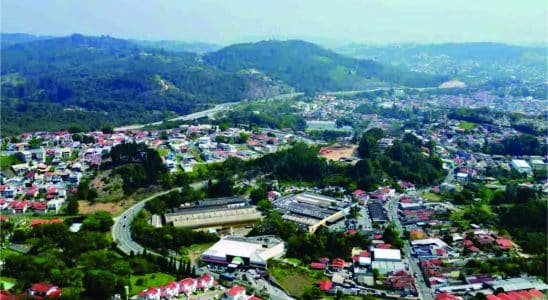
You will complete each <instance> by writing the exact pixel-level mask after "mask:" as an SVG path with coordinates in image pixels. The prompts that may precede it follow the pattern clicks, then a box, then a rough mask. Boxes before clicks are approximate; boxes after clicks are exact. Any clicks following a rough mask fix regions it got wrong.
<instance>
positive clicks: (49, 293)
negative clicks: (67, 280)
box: [27, 282, 62, 299]
mask: <svg viewBox="0 0 548 300" xmlns="http://www.w3.org/2000/svg"><path fill="white" fill-rule="evenodd" d="M27 293H28V295H29V296H31V297H32V298H34V299H46V297H47V298H48V299H55V298H60V297H61V293H62V290H61V289H60V288H58V287H57V286H55V285H53V284H50V283H44V282H41V283H35V284H33V285H31V287H30V289H28V290H27Z"/></svg>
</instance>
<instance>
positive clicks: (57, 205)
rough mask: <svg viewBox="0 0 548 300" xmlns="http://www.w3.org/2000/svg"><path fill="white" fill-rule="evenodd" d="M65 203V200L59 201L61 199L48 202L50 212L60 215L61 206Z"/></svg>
mask: <svg viewBox="0 0 548 300" xmlns="http://www.w3.org/2000/svg"><path fill="white" fill-rule="evenodd" d="M63 202H64V201H63V200H59V199H57V200H51V201H48V203H47V205H48V210H50V211H54V212H56V213H58V212H59V211H60V210H61V206H62V205H63Z"/></svg>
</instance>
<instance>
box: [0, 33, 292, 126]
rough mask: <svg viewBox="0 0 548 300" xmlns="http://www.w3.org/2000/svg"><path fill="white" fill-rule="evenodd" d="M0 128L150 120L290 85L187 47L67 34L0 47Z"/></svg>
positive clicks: (263, 94)
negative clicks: (230, 67)
mask: <svg viewBox="0 0 548 300" xmlns="http://www.w3.org/2000/svg"><path fill="white" fill-rule="evenodd" d="M1 57H2V100H3V101H2V102H3V103H2V106H3V107H2V109H3V111H2V124H3V133H4V134H10V133H14V132H21V131H27V130H56V129H61V128H66V127H67V126H70V125H72V123H76V124H79V125H83V127H84V129H93V128H100V126H103V125H105V124H107V123H108V124H110V125H120V124H128V123H135V122H150V121H157V120H161V119H163V118H165V117H166V116H167V114H168V113H169V112H175V113H178V114H183V113H188V112H190V111H192V110H200V109H203V108H204V107H206V106H207V105H211V104H214V103H219V102H228V101H235V100H240V99H250V98H261V97H267V96H271V95H276V94H279V93H283V92H288V91H290V89H289V88H288V87H287V86H285V85H283V84H280V83H277V82H274V81H271V80H266V79H265V78H264V77H263V76H257V75H252V74H238V73H235V72H226V71H222V70H219V69H217V68H215V67H214V66H210V65H207V64H204V63H202V62H201V61H200V59H199V56H198V55H197V54H194V53H190V52H177V53H174V52H167V51H164V50H162V49H152V48H145V47H142V46H138V45H136V44H133V43H131V42H128V41H125V40H121V39H115V38H111V37H86V36H82V35H72V36H69V37H63V38H53V39H47V40H36V41H30V42H25V43H17V44H14V45H11V46H8V47H6V48H2V53H1Z"/></svg>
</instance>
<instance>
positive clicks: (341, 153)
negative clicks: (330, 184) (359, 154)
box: [322, 144, 358, 161]
mask: <svg viewBox="0 0 548 300" xmlns="http://www.w3.org/2000/svg"><path fill="white" fill-rule="evenodd" d="M357 148H358V145H346V146H343V145H338V144H335V145H333V146H329V147H324V148H322V149H326V150H327V151H325V153H323V154H322V155H323V157H325V158H327V159H329V160H337V161H338V160H339V159H340V158H341V157H354V156H355V154H356V149H357Z"/></svg>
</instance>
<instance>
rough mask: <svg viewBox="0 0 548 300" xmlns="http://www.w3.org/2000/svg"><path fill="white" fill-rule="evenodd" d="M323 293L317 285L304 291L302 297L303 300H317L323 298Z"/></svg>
mask: <svg viewBox="0 0 548 300" xmlns="http://www.w3.org/2000/svg"><path fill="white" fill-rule="evenodd" d="M322 294H323V293H322V291H321V290H320V288H319V287H318V286H316V285H313V286H308V287H305V288H304V289H303V294H302V295H301V299H303V300H316V299H321V298H322Z"/></svg>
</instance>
